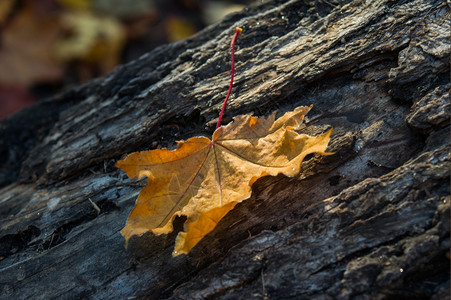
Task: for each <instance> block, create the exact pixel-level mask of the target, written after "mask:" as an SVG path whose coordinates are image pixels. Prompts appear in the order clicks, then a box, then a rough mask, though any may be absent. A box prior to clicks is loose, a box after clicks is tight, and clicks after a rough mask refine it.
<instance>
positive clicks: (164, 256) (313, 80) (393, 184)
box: [0, 0, 451, 299]
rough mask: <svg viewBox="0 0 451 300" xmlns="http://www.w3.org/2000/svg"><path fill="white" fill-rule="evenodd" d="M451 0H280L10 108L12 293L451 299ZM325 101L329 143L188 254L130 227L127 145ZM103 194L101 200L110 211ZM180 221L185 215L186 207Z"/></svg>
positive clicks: (5, 175) (133, 185) (312, 124)
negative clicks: (238, 31)
mask: <svg viewBox="0 0 451 300" xmlns="http://www.w3.org/2000/svg"><path fill="white" fill-rule="evenodd" d="M450 19H451V13H450V8H449V6H448V5H447V3H446V2H444V1H439V0H435V1H420V0H405V1H390V0H374V1H360V0H356V1H353V2H350V1H338V0H337V1H334V0H328V1H325V0H324V1H267V2H264V3H259V4H256V5H254V6H251V7H249V8H247V9H245V10H243V11H242V12H240V13H236V14H233V15H230V16H228V17H227V18H226V19H225V20H223V21H222V22H220V23H218V24H215V25H213V26H210V27H208V28H206V29H205V30H203V31H201V32H199V33H198V34H196V35H194V36H193V37H191V38H189V39H187V40H185V41H181V42H177V43H173V44H170V45H165V46H162V47H160V48H157V49H155V50H153V51H151V52H149V53H148V54H146V55H144V56H142V57H141V58H140V59H138V60H136V61H134V62H131V63H129V64H127V65H123V66H120V67H118V68H117V69H116V70H115V71H114V72H113V73H111V74H110V75H108V76H106V77H105V78H100V79H97V80H94V81H92V82H89V83H87V84H85V85H82V86H79V87H74V88H71V89H69V90H68V91H65V92H63V93H62V94H60V95H58V96H55V97H54V98H52V99H49V100H46V101H42V102H39V103H37V104H36V105H34V106H33V107H30V108H28V109H25V110H23V111H21V112H19V113H18V114H16V115H14V116H12V117H10V118H6V119H4V120H2V121H1V123H0V153H1V156H0V185H1V186H3V188H2V189H1V190H0V203H1V206H0V215H1V219H2V223H1V227H0V228H1V233H0V299H29V298H32V299H56V298H57V299H81V298H88V299H89V298H90V299H111V298H116V299H117V298H119V299H124V298H127V297H131V298H132V299H134V298H146V299H157V298H173V299H203V298H210V299H246V298H248V299H262V298H265V299H300V298H309V299H312V298H314V299H334V298H339V299H354V298H359V299H361V298H363V299H368V298H391V297H405V298H421V299H423V298H431V299H445V298H446V297H449V293H450V291H449V269H450V268H449V266H450V262H449V251H450V239H449V235H450V230H449V229H450V220H449V215H450V200H451V198H450V197H449V193H450V190H449V176H450V174H449V168H450V154H449V149H450V146H449V124H450V115H449V106H450V97H449V89H450V87H451V84H450V64H449V55H450V47H451V42H450V32H451V30H450V27H451V25H450V22H451V21H450ZM236 26H241V27H243V29H244V31H243V34H242V35H241V36H240V37H239V40H238V42H237V45H238V50H237V52H236V60H237V66H236V71H237V75H236V77H235V88H234V90H233V92H232V99H231V102H230V105H229V106H228V108H227V111H226V119H225V120H224V121H225V122H229V121H230V120H231V117H232V116H235V115H238V114H244V113H253V114H254V115H258V116H264V115H266V114H267V113H270V112H273V111H274V110H276V109H278V110H279V111H280V112H285V111H288V110H291V109H293V108H294V107H296V106H300V105H310V104H313V105H314V108H313V109H312V111H311V112H310V113H309V115H308V116H307V121H306V126H305V128H304V129H303V130H304V132H306V133H311V134H316V133H319V132H323V131H324V130H326V129H328V128H330V126H332V127H333V128H334V133H333V136H332V140H331V144H330V147H329V150H330V151H333V152H335V154H334V155H331V156H327V157H321V156H311V157H310V158H309V159H307V160H306V161H305V162H304V163H303V166H302V172H301V174H300V175H299V176H297V177H295V178H287V177H284V176H277V177H264V178H262V179H260V180H258V181H257V182H256V183H255V184H254V186H253V192H252V196H251V198H250V199H249V200H247V201H245V202H243V203H240V204H239V205H237V206H236V208H235V209H234V210H233V211H231V212H230V213H229V214H228V215H227V216H226V217H225V218H224V219H223V220H222V221H221V222H220V223H219V224H218V226H217V228H216V229H215V230H214V231H213V232H212V233H211V234H209V235H208V236H207V237H205V238H204V240H202V241H201V242H200V243H199V244H198V245H197V246H196V247H195V248H194V249H193V250H192V251H191V252H190V253H189V255H182V256H177V257H175V258H172V257H171V252H172V247H173V243H174V238H175V236H176V234H177V232H174V233H173V234H170V235H168V236H153V235H151V234H145V235H143V236H141V237H134V238H132V239H131V241H130V245H129V248H128V249H127V250H126V249H125V248H124V240H123V237H122V236H121V235H120V233H119V231H120V229H121V228H122V227H123V226H124V225H125V222H126V219H127V216H128V214H129V212H130V210H131V209H132V207H133V205H134V202H135V199H136V197H137V194H138V193H139V191H140V189H141V188H142V186H143V184H144V183H143V181H137V180H131V179H128V178H126V176H125V175H124V174H123V173H121V172H120V171H119V170H117V169H116V168H115V167H114V163H115V162H116V161H117V160H118V159H119V158H121V156H122V155H124V154H126V153H130V152H134V151H138V150H144V149H153V148H157V147H174V145H175V141H176V140H179V139H187V138H189V137H191V136H193V135H206V136H209V135H211V133H212V132H213V130H214V125H215V123H216V121H217V117H218V111H219V109H220V106H221V104H222V101H223V98H224V95H225V92H226V89H227V85H228V78H229V42H230V39H231V37H232V35H233V32H234V30H235V27H236ZM92 202H94V203H95V204H96V205H97V206H98V207H99V208H100V212H97V211H96V209H95V206H94V205H93V204H92ZM175 223H176V228H178V230H180V228H181V226H182V223H183V220H182V219H176V222H175Z"/></svg>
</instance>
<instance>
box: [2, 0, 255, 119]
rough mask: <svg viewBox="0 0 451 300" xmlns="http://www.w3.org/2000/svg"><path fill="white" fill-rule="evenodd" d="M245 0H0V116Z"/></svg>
mask: <svg viewBox="0 0 451 300" xmlns="http://www.w3.org/2000/svg"><path fill="white" fill-rule="evenodd" d="M250 2H252V1H250V0H241V1H240V0H235V1H232V0H222V1H213V0H133V1H129V0H40V1H34V0H1V1H0V118H3V117H5V116H8V115H10V114H13V113H14V112H17V111H18V110H20V109H22V108H24V107H26V106H28V105H30V104H31V103H33V102H35V101H39V100H40V99H43V98H46V97H48V96H50V95H54V94H55V93H58V92H59V91H61V90H63V89H66V88H68V87H70V86H73V85H77V84H80V83H83V82H86V81H89V80H90V79H92V78H95V77H99V76H102V75H105V74H107V73H108V72H110V71H111V70H112V69H114V68H115V66H117V65H119V64H123V63H126V62H129V61H131V60H133V59H136V58H138V57H139V56H141V55H142V54H144V53H146V52H148V51H150V50H151V49H153V48H155V47H157V46H159V45H161V44H165V43H170V42H173V41H177V40H181V39H185V38H187V37H189V36H191V35H192V34H194V33H195V32H197V31H199V30H201V29H202V28H204V27H205V26H208V25H210V24H213V23H215V22H217V21H219V20H220V19H221V18H222V17H223V16H225V15H226V14H228V13H231V12H233V11H239V10H241V9H242V8H243V7H244V6H245V5H246V4H248V3H250Z"/></svg>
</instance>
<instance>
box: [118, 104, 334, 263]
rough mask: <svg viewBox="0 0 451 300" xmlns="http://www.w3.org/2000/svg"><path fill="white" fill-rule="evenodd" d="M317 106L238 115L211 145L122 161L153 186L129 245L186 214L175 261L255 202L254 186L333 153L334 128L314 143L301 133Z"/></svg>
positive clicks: (135, 214)
mask: <svg viewBox="0 0 451 300" xmlns="http://www.w3.org/2000/svg"><path fill="white" fill-rule="evenodd" d="M309 110H310V107H298V108H296V109H295V110H294V111H292V112H287V113H285V114H284V115H283V116H282V117H280V118H279V119H277V120H276V119H275V113H274V114H272V115H270V116H269V117H268V118H256V117H252V116H249V115H243V116H238V117H235V118H234V120H233V122H232V123H230V124H229V125H227V126H224V127H222V126H221V127H219V128H218V129H216V131H215V132H214V133H213V137H212V140H210V139H208V138H206V137H192V138H190V139H188V140H187V141H186V142H183V141H181V142H178V149H176V150H173V151H170V150H167V149H158V150H150V151H142V152H135V153H132V154H130V155H128V156H127V157H126V158H125V159H123V160H120V161H118V162H117V164H116V166H117V167H118V168H121V169H122V170H124V171H125V172H126V173H127V175H128V176H129V177H132V178H133V177H138V178H141V177H143V176H147V178H148V179H147V180H148V186H147V187H145V188H144V189H143V190H142V191H141V193H140V194H139V196H138V199H137V202H136V206H135V208H134V209H133V211H132V212H131V213H130V216H129V217H128V220H127V224H126V226H125V227H124V228H123V229H122V231H121V233H122V235H123V236H124V237H125V240H126V242H128V240H129V239H130V237H131V236H133V235H141V234H143V233H145V232H149V231H150V232H153V233H155V234H163V233H165V234H166V233H170V232H172V230H173V225H172V221H173V220H174V218H175V217H176V216H182V215H183V216H186V217H187V220H186V222H185V232H180V233H179V235H178V236H177V240H176V246H175V249H174V252H173V255H174V256H175V255H179V254H182V253H183V254H186V253H188V251H190V249H191V248H193V247H194V246H195V245H196V244H197V243H198V242H199V241H200V240H201V239H202V238H203V237H204V236H205V235H207V234H208V233H209V232H211V231H212V230H213V229H214V227H215V226H216V224H217V223H218V222H219V221H220V220H221V218H222V217H223V216H225V215H226V214H227V213H228V212H229V211H230V210H231V209H233V208H234V206H235V205H236V204H237V203H239V202H241V201H243V200H246V199H248V198H249V197H250V195H251V185H252V183H254V182H255V181H256V180H257V179H258V178H260V177H262V176H266V175H272V176H275V175H277V174H284V175H286V176H294V175H296V174H298V173H299V170H300V165H301V162H302V160H303V159H304V157H305V156H306V155H308V154H311V153H320V154H327V153H325V152H324V151H325V150H326V147H327V144H328V142H329V139H330V135H331V133H332V130H329V131H327V132H325V133H323V134H321V135H318V136H315V137H311V136H308V135H305V134H299V133H297V132H296V131H295V130H296V128H298V127H299V125H300V124H301V122H302V119H303V117H304V115H305V114H306V113H307V112H308V111H309Z"/></svg>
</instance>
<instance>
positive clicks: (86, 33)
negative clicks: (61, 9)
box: [55, 11, 125, 73]
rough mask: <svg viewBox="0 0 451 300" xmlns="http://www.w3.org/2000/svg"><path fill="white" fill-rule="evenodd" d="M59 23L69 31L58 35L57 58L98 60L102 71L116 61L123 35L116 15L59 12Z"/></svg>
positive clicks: (95, 61)
mask: <svg viewBox="0 0 451 300" xmlns="http://www.w3.org/2000/svg"><path fill="white" fill-rule="evenodd" d="M62 26H63V28H65V29H66V30H67V31H69V32H71V34H70V35H68V36H67V37H64V38H60V39H59V40H58V43H57V44H56V46H55V48H56V50H55V51H56V55H57V57H58V58H59V59H60V60H62V61H70V60H75V59H77V60H81V61H85V62H91V63H98V64H99V65H100V67H101V70H102V72H103V73H106V72H108V71H111V70H112V69H113V68H114V67H115V66H116V65H117V64H118V63H119V56H120V53H121V49H122V46H123V43H124V38H125V36H124V32H123V29H122V26H121V25H120V24H119V22H118V21H117V20H116V19H114V18H110V17H100V16H95V15H93V14H91V13H90V12H83V11H79V12H67V13H65V14H63V15H62Z"/></svg>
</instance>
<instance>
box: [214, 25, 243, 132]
mask: <svg viewBox="0 0 451 300" xmlns="http://www.w3.org/2000/svg"><path fill="white" fill-rule="evenodd" d="M241 31H243V29H241V28H240V27H237V28H236V31H235V35H234V36H233V39H232V42H231V43H230V46H231V47H232V70H231V72H230V85H229V90H228V91H227V96H226V98H225V100H224V104H222V108H221V113H220V114H219V119H218V124H216V128H218V127H219V126H221V120H222V115H223V114H224V110H225V108H226V105H227V100H229V96H230V92H231V91H232V85H233V77H234V75H235V41H236V39H237V38H238V36H239V35H240V33H241Z"/></svg>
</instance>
